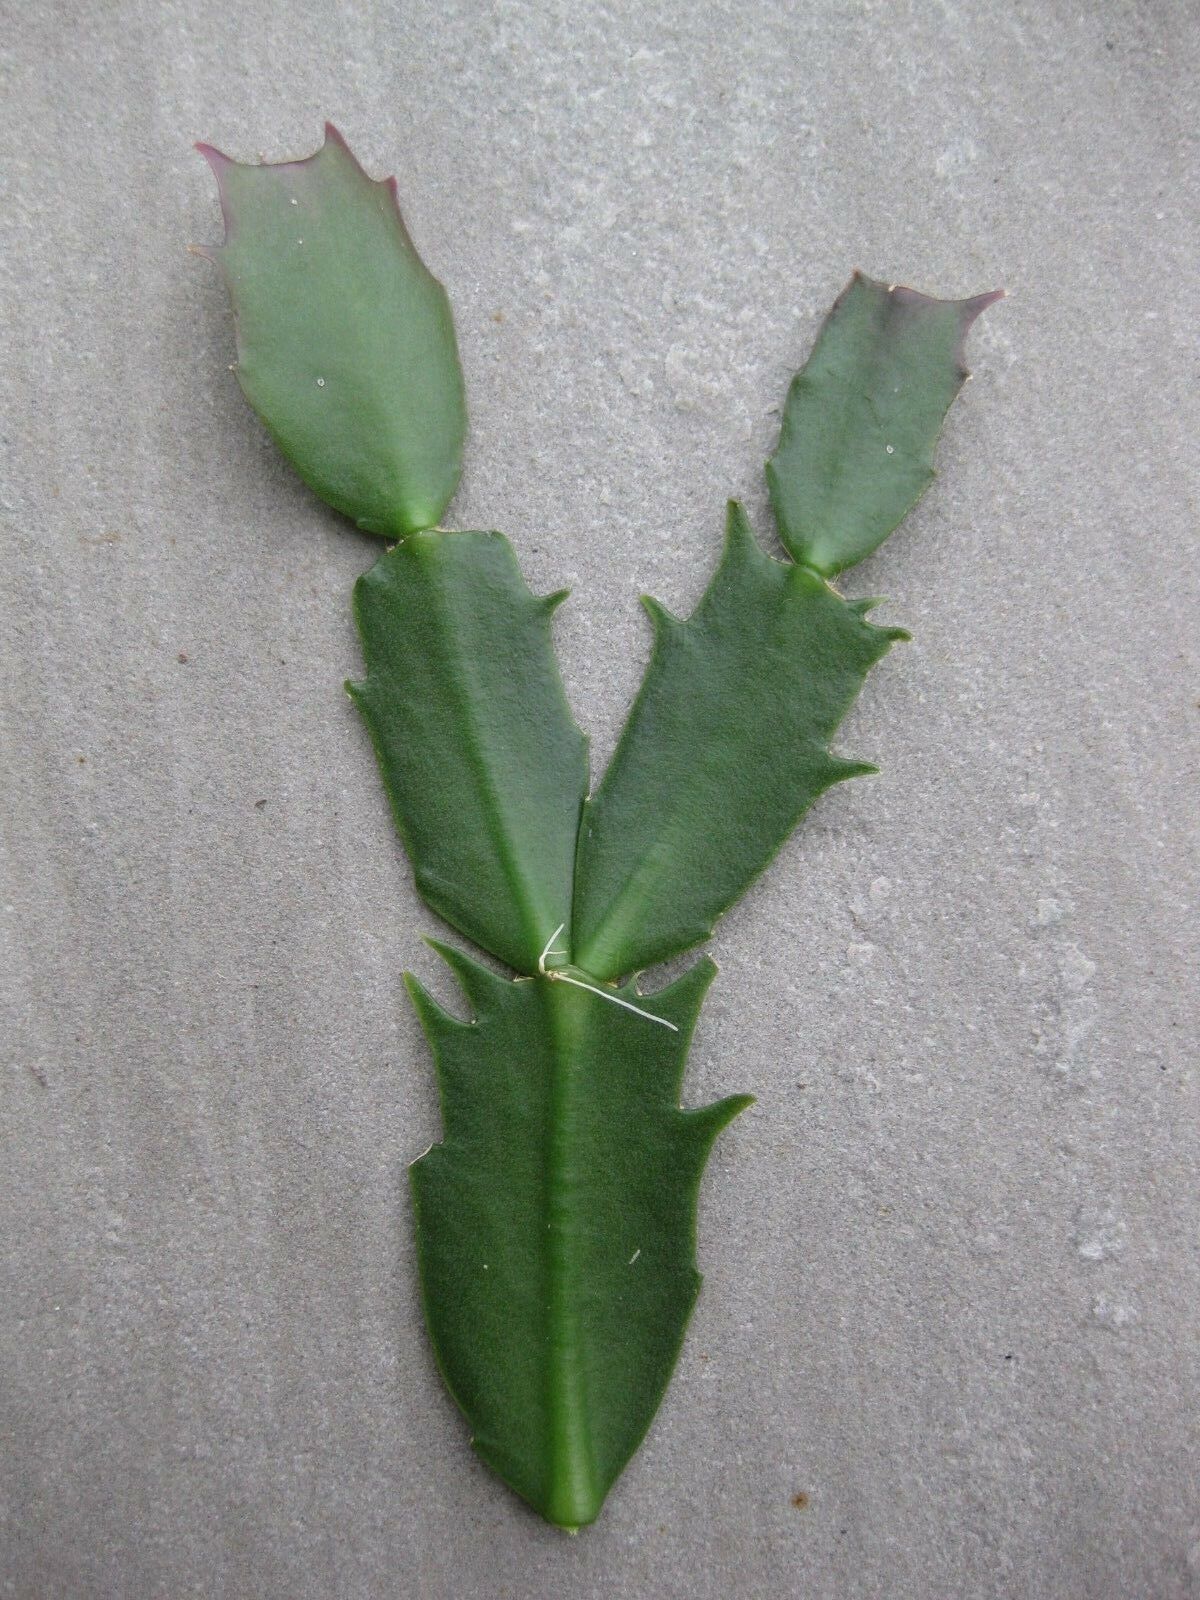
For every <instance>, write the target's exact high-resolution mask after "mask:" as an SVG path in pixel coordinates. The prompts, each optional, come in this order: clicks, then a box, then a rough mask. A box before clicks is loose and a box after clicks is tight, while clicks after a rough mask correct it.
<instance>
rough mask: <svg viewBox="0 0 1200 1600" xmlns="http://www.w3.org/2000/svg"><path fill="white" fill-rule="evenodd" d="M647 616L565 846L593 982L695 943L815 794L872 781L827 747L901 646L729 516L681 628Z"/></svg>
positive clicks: (578, 943) (894, 635) (579, 938)
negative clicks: (635, 683)
mask: <svg viewBox="0 0 1200 1600" xmlns="http://www.w3.org/2000/svg"><path fill="white" fill-rule="evenodd" d="M645 604H646V606H647V609H648V610H649V612H650V615H651V617H652V618H653V621H654V650H653V654H652V656H651V658H650V665H649V667H648V669H647V671H646V677H645V680H644V682H643V684H642V688H641V691H640V693H639V694H638V697H637V700H636V702H635V704H634V707H633V710H632V711H631V712H630V716H629V721H628V723H627V724H626V727H625V731H624V733H623V734H622V736H621V740H620V743H619V744H618V746H617V750H616V753H615V755H614V756H613V759H612V763H611V765H610V766H609V769H608V771H607V772H606V773H605V775H604V781H603V782H602V783H601V785H600V788H599V790H598V791H597V793H596V794H595V795H594V796H593V798H592V799H590V800H589V801H588V802H587V804H586V806H585V807H584V814H583V822H582V825H581V828H580V836H579V857H578V867H577V872H576V881H575V923H574V934H573V939H572V948H573V952H574V959H575V960H576V961H577V962H578V963H579V965H580V966H581V967H584V968H586V970H587V971H589V972H591V973H594V974H595V975H596V976H597V977H600V978H611V977H615V976H616V975H617V974H619V973H623V972H632V971H635V970H638V969H640V968H642V967H646V966H649V965H651V963H653V962H655V961H662V960H665V959H666V958H667V957H669V956H672V955H676V954H677V953H678V952H679V951H680V950H685V949H687V948H688V947H689V946H691V945H694V944H696V943H698V942H699V941H700V940H701V939H705V938H707V937H708V935H709V934H710V933H711V932H712V927H713V923H714V922H715V921H716V919H717V917H719V916H720V914H721V913H722V912H723V911H725V910H726V909H727V908H728V907H729V906H730V905H731V904H732V903H733V902H734V901H735V900H736V899H737V898H738V896H739V895H740V894H742V892H743V891H744V890H745V889H746V887H747V885H748V884H749V883H750V882H751V881H752V880H753V879H754V878H755V877H756V876H757V875H758V874H759V873H760V872H761V871H762V869H763V868H764V867H765V866H766V864H767V863H768V862H769V861H770V860H771V858H772V856H774V855H775V853H776V851H777V850H778V849H779V847H780V845H781V844H782V843H783V841H784V840H785V839H786V838H787V836H788V834H789V833H791V831H792V829H793V828H794V827H795V826H796V824H797V822H798V821H799V820H800V818H801V817H802V816H803V814H804V812H805V811H806V810H807V809H808V807H809V806H810V805H811V804H812V803H813V801H814V800H815V799H816V798H817V797H818V795H820V794H822V793H824V791H825V790H826V789H828V788H829V787H830V785H831V784H834V783H837V782H839V781H840V780H842V779H843V778H853V777H856V776H858V775H859V774H860V773H865V772H873V771H874V770H875V768H874V767H871V766H868V765H865V764H864V763H862V762H859V761H846V760H844V759H842V758H841V757H840V756H835V755H832V754H831V753H830V750H829V741H830V739H831V738H832V736H833V734H834V731H835V729H836V728H837V725H838V723H839V722H840V721H841V720H842V718H843V717H844V716H845V714H846V712H847V711H848V710H849V708H850V706H851V705H852V703H853V701H854V698H855V696H856V695H857V694H858V691H859V689H860V688H861V687H862V683H863V679H864V678H865V677H866V675H867V673H868V671H869V670H870V669H871V667H872V666H874V664H875V662H876V661H878V660H879V658H880V656H882V655H883V654H884V653H885V651H886V650H887V649H888V646H889V645H890V644H891V643H892V641H893V640H895V639H903V638H906V637H907V635H906V634H905V633H904V632H903V630H902V629H899V628H876V627H873V626H872V625H871V624H870V623H869V622H867V621H866V619H865V615H864V613H865V612H866V610H867V609H868V606H869V605H870V602H869V601H862V600H857V601H851V600H844V599H842V597H841V596H840V595H838V594H837V593H835V591H834V590H833V589H831V588H830V587H829V585H828V584H827V583H826V582H825V581H824V579H822V578H821V577H819V576H818V575H817V574H816V573H814V572H812V571H809V570H808V569H807V568H804V567H799V566H794V565H792V563H790V562H786V563H784V562H779V561H774V560H772V559H771V557H770V556H768V555H766V554H764V552H763V551H762V550H761V549H760V548H759V546H758V544H757V543H756V541H755V538H754V535H753V533H752V532H751V530H750V527H749V524H748V523H747V521H746V516H745V513H744V512H743V510H742V508H741V507H740V506H739V505H737V504H736V503H735V504H731V505H730V508H729V517H728V523H727V528H726V538H725V551H724V555H723V556H722V559H721V564H720V566H719V567H718V569H717V572H716V574H715V576H714V577H713V579H712V582H711V583H710V585H709V587H708V590H707V592H706V593H705V595H704V597H703V599H702V600H701V602H700V604H699V606H698V607H697V609H696V611H695V613H694V615H693V616H692V617H691V618H690V619H689V620H688V621H687V622H681V621H679V620H678V618H676V617H673V616H672V615H671V614H670V613H669V612H668V611H666V610H665V609H664V608H663V607H662V606H660V605H659V604H658V603H657V602H656V601H652V600H648V601H646V602H645Z"/></svg>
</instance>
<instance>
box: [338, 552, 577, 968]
mask: <svg viewBox="0 0 1200 1600" xmlns="http://www.w3.org/2000/svg"><path fill="white" fill-rule="evenodd" d="M562 599H563V595H562V594H556V595H550V596H548V597H545V598H542V599H538V598H536V597H535V596H534V595H532V594H530V592H529V590H528V588H527V587H526V585H525V580H524V579H523V578H522V576H521V572H520V569H519V567H518V566H517V561H516V557H515V556H514V555H513V551H512V546H511V545H510V544H509V543H508V540H507V539H505V538H504V537H503V536H502V535H501V534H498V533H431V532H425V533H417V534H412V535H411V536H410V537H409V538H407V539H405V540H403V541H402V542H401V543H400V544H398V545H396V546H395V548H394V549H392V550H389V551H388V552H387V553H386V554H385V555H383V556H381V557H380V558H379V560H378V561H377V562H376V563H375V565H374V566H373V567H372V568H371V569H370V570H369V571H368V572H366V573H364V575H363V576H362V577H361V578H360V579H359V580H358V583H357V585H356V586H355V592H354V613H355V617H356V619H357V622H358V629H359V635H360V637H361V639H362V647H363V655H364V657H365V659H366V664H367V676H366V678H365V679H364V680H363V681H362V682H361V683H352V684H348V685H347V688H348V689H349V691H350V694H351V695H352V696H353V698H354V700H355V702H356V703H357V705H358V707H359V710H360V711H361V712H362V714H363V716H364V717H365V719H366V722H367V726H368V727H369V728H370V730H371V738H372V740H373V741H374V744H375V751H376V754H377V756H378V758H379V766H380V772H381V774H382V777H383V781H384V787H385V789H386V790H387V793H388V796H389V797H390V799H391V803H392V812H393V815H394V817H395V819H396V826H397V828H398V829H399V831H400V836H401V838H402V839H403V840H404V844H405V848H406V849H407V851H408V855H409V859H410V860H411V862H412V864H413V872H414V877H415V881H416V885H417V888H418V890H419V891H420V893H421V895H422V896H423V898H424V899H425V901H426V903H427V904H428V905H430V906H431V907H432V908H433V910H434V911H436V912H437V913H438V914H439V915H440V916H443V917H445V919H446V921H447V922H449V923H451V924H452V925H453V926H454V927H456V928H458V929H459V931H460V932H462V933H465V934H466V936H467V937H468V938H469V939H473V940H474V941H475V943H476V944H478V945H480V946H481V947H482V948H483V949H484V950H487V951H488V952H489V953H490V954H491V955H494V956H496V957H498V958H499V959H500V960H501V961H504V962H507V964H508V965H509V966H510V967H512V968H514V969H515V970H516V971H517V972H521V973H525V974H527V975H532V974H533V973H535V972H536V971H537V970H538V962H539V959H540V957H541V955H542V951H543V949H544V948H545V944H546V940H547V939H548V937H549V936H550V934H551V932H552V931H553V929H555V928H556V927H558V926H559V925H560V924H562V923H567V922H569V921H570V917H571V892H572V890H571V885H572V876H573V872H574V857H575V842H576V838H577V835H578V831H579V814H580V810H581V808H582V805H583V797H584V795H585V794H586V793H587V785H588V769H587V743H586V740H585V739H584V737H583V735H582V734H581V733H580V731H579V729H578V728H577V727H576V725H575V722H574V720H573V719H572V717H571V712H570V708H569V706H568V705H567V699H566V695H565V694H564V692H563V687H562V680H561V678H560V677H559V673H558V666H557V664H556V662H555V659H554V650H553V646H552V643H551V638H550V619H551V616H552V614H553V612H554V609H555V607H556V606H557V605H558V604H559V603H560V602H561V601H562Z"/></svg>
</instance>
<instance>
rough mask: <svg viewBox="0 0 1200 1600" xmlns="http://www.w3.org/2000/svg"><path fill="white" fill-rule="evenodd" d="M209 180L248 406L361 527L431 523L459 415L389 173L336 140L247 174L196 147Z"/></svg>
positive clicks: (452, 356) (437, 290)
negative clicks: (221, 224)
mask: <svg viewBox="0 0 1200 1600" xmlns="http://www.w3.org/2000/svg"><path fill="white" fill-rule="evenodd" d="M197 149H198V150H199V151H200V153H201V154H202V155H203V156H204V158H205V160H206V161H207V162H208V164H209V166H210V167H211V168H212V170H213V175H214V176H215V178H216V180H217V189H218V192H219V194H220V199H221V212H222V215H223V217H224V219H225V240H224V243H223V244H221V245H219V246H215V247H202V248H201V252H200V253H201V254H204V255H206V256H208V257H209V258H210V259H212V260H215V261H216V262H217V263H218V265H219V266H220V267H221V269H222V271H223V272H224V274H225V279H226V282H227V283H228V285H229V289H230V293H231V295H232V297H233V304H234V312H235V320H236V327H237V352H238V362H237V375H238V381H239V382H240V383H241V386H242V388H243V390H244V391H245V394H246V397H247V399H248V400H249V401H250V403H251V405H252V406H253V407H254V409H255V410H256V411H257V412H258V414H259V416H260V417H261V418H262V419H263V421H264V422H265V423H266V425H267V427H268V428H269V429H270V431H271V433H272V435H273V436H274V437H275V439H276V441H277V442H278V444H279V446H280V448H281V449H282V450H283V451H284V453H285V454H286V455H287V456H288V457H289V459H290V460H291V461H292V462H293V464H294V465H295V466H296V468H297V470H298V471H299V472H300V474H301V476H302V477H303V478H304V480H305V481H306V482H307V483H308V484H309V485H310V486H311V487H312V488H313V489H314V490H315V491H316V492H317V493H318V494H319V495H320V496H321V497H322V498H323V499H324V500H327V501H328V502H329V504H330V505H332V506H334V507H336V509H337V510H339V511H341V512H344V513H345V515H347V516H349V517H352V518H353V519H354V521H355V522H356V523H357V524H358V525H359V527H361V528H364V529H366V530H367V531H368V532H370V533H377V534H380V535H382V536H384V537H386V538H392V539H397V538H401V537H403V536H404V535H405V534H407V533H411V532H414V531H416V530H418V529H421V528H429V527H433V526H435V525H436V524H437V522H438V521H439V519H440V518H441V515H442V513H443V511H444V510H445V508H446V505H447V504H448V502H449V500H450V497H451V496H452V495H453V493H454V490H455V488H456V486H457V483H458V477H459V472H460V470H461V460H462V444H463V438H464V435H465V432H466V406H465V400H464V395H463V382H462V374H461V371H460V369H459V363H458V350H457V345H456V343H455V337H454V324H453V320H452V318H451V314H450V307H449V303H448V301H447V299H446V294H445V291H444V290H443V288H442V286H441V284H440V283H438V281H437V279H436V278H434V277H433V276H432V274H431V273H430V272H429V271H428V270H427V268H426V267H425V265H424V263H423V262H422V261H421V259H420V257H419V256H418V255H417V253H416V251H415V250H414V248H413V245H412V241H411V240H410V238H409V236H408V230H407V229H406V228H405V225H404V219H403V217H402V216H401V214H400V208H399V205H398V203H397V196H396V183H395V180H394V179H388V180H386V181H385V182H375V181H374V180H372V179H371V178H368V177H367V175H366V173H365V172H364V171H363V169H362V168H361V167H360V166H359V164H358V162H357V161H356V160H355V158H354V156H353V155H352V154H351V152H350V148H349V146H348V145H347V144H346V142H345V140H344V139H343V138H342V136H341V134H340V133H339V132H338V131H337V129H336V128H335V127H334V126H333V124H332V123H327V124H326V127H325V143H324V144H323V145H322V147H321V148H320V149H319V150H318V151H317V152H316V153H315V154H314V155H311V156H309V157H307V158H306V159H305V160H302V161H283V162H275V163H269V164H266V165H244V164H242V163H241V162H238V161H233V160H231V159H230V157H228V156H226V155H224V154H223V153H222V152H221V151H219V150H217V149H215V148H214V147H213V146H212V145H206V144H200V145H197Z"/></svg>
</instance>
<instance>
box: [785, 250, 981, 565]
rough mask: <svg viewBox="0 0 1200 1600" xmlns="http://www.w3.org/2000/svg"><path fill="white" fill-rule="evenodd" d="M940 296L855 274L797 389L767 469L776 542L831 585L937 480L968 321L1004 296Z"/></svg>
mask: <svg viewBox="0 0 1200 1600" xmlns="http://www.w3.org/2000/svg"><path fill="white" fill-rule="evenodd" d="M1003 293H1004V291H1003V290H1002V289H998V290H995V291H993V292H992V293H990V294H981V295H974V296H973V297H971V298H970V299H967V300H934V299H931V298H930V297H929V296H928V295H923V294H918V293H917V292H916V290H914V289H905V288H901V287H899V286H897V285H888V284H885V283H876V282H874V281H873V280H872V279H870V278H865V277H863V275H862V274H861V273H858V272H856V273H855V274H854V276H853V278H851V280H850V283H849V284H848V285H847V287H846V288H845V289H844V290H843V292H842V293H841V295H840V296H839V297H838V299H837V301H836V303H835V304H834V307H833V310H832V311H831V312H830V313H829V316H828V318H827V319H826V322H825V325H824V327H823V328H822V330H821V333H820V337H819V338H818V340H817V343H816V346H815V348H814V349H813V353H812V355H811V356H810V357H809V359H808V361H807V363H806V364H805V366H804V368H803V370H802V371H801V372H799V373H798V374H797V375H796V377H795V378H794V379H793V381H792V386H791V388H790V389H789V391H788V397H787V404H786V406H785V408H784V414H783V427H782V429H781V431H780V435H779V443H778V445H777V446H776V450H775V454H774V455H773V456H772V457H771V459H770V461H769V462H768V463H767V482H768V484H769V486H770V491H771V504H772V507H773V509H774V512H775V520H776V523H777V524H778V527H779V537H780V539H781V540H782V541H783V543H784V545H785V546H786V548H787V549H788V551H789V552H790V553H791V554H792V555H793V556H794V557H795V559H796V560H797V561H798V562H800V563H801V564H802V565H804V566H809V567H812V568H814V570H816V571H817V572H819V573H821V574H822V575H824V576H826V577H829V576H831V575H832V574H833V573H835V572H840V571H842V569H843V568H845V567H851V566H853V565H854V564H855V563H856V562H858V561H861V560H862V559H863V558H864V557H865V556H868V555H870V553H871V551H872V550H874V549H876V547H877V546H878V545H880V544H882V543H883V541H884V539H886V538H887V536H888V534H889V533H891V532H892V530H893V529H894V528H895V527H896V526H897V525H898V524H899V523H900V522H901V521H902V520H903V518H904V517H905V516H906V515H907V513H908V512H909V511H910V510H911V509H912V507H913V506H914V505H915V504H916V502H917V501H918V500H919V499H920V497H921V495H922V494H924V492H925V490H926V489H927V488H928V487H929V484H930V483H931V482H932V480H933V477H934V469H933V449H934V445H935V444H936V442H937V437H938V434H939V433H940V432H941V427H942V422H943V421H944V419H945V416H946V412H947V411H948V410H949V408H950V405H951V402H952V401H953V400H954V397H955V395H956V394H957V393H958V391H959V389H961V388H962V385H963V383H964V381H965V380H966V378H967V377H968V373H967V369H966V367H965V366H964V365H963V346H964V343H965V341H966V336H967V333H968V331H969V330H970V327H971V324H972V323H973V322H974V321H975V319H976V317H978V316H979V314H980V312H982V311H985V310H986V309H987V307H988V306H990V305H992V304H993V303H994V302H995V301H996V300H999V299H1000V298H1001V297H1002V296H1003Z"/></svg>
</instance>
